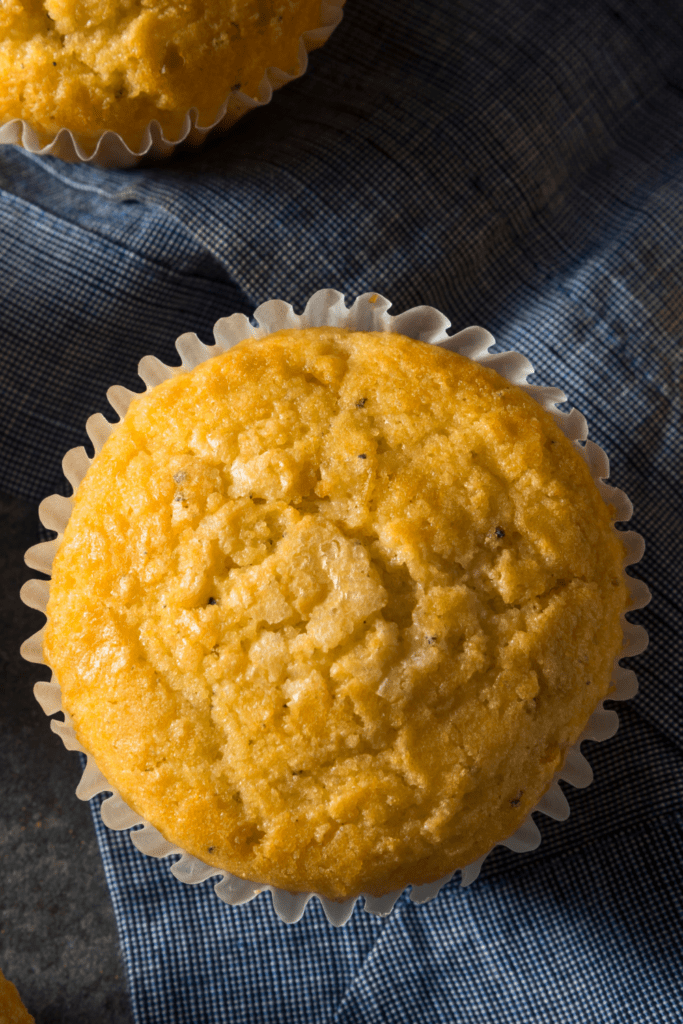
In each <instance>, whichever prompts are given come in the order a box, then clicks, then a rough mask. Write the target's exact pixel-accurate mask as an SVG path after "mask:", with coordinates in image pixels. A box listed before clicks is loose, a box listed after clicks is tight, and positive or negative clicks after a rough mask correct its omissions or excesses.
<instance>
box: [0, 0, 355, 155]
mask: <svg viewBox="0 0 683 1024" xmlns="http://www.w3.org/2000/svg"><path fill="white" fill-rule="evenodd" d="M344 3H345V0H322V2H321V7H320V27H319V28H316V29H310V30H309V31H308V32H304V33H303V34H302V35H301V37H300V39H299V53H298V66H297V69H296V71H295V73H294V74H292V75H290V74H288V73H287V72H286V71H282V70H280V68H275V67H269V68H267V69H266V70H265V71H264V73H263V78H262V79H261V81H260V83H259V87H258V94H257V97H256V98H254V97H252V96H247V95H246V94H245V93H243V92H241V91H240V90H239V89H235V90H233V91H232V92H231V93H230V94H229V96H228V97H227V99H226V100H225V103H224V104H223V106H222V107H221V109H220V111H219V112H218V116H217V118H216V119H215V121H214V122H213V123H212V124H209V125H200V124H199V123H198V112H197V110H196V108H195V107H192V108H191V109H190V110H189V111H188V112H187V114H186V115H185V118H184V120H183V124H182V127H181V129H180V132H179V133H178V137H177V138H170V139H167V138H166V136H165V135H164V133H163V129H162V128H161V125H160V124H159V122H158V121H156V120H153V121H150V122H149V124H148V125H147V127H146V128H145V130H144V132H143V135H142V142H141V144H140V146H139V148H138V149H131V148H130V147H129V146H128V145H127V143H126V142H124V140H123V139H122V137H121V136H120V135H119V134H118V133H117V132H112V131H104V132H102V133H101V135H99V136H98V137H97V138H95V139H87V140H84V139H82V138H80V139H79V137H78V135H77V134H74V133H73V132H71V131H69V129H67V128H61V129H60V130H59V131H58V132H57V133H56V134H55V136H54V138H53V139H52V140H51V141H50V142H48V143H42V142H41V140H40V138H39V136H38V133H37V132H36V131H35V129H34V128H32V127H31V125H30V124H29V123H28V122H27V121H24V120H22V119H21V118H15V119H14V120H13V121H8V122H6V123H5V124H3V125H0V145H17V146H21V147H22V148H23V149H25V150H27V151H28V152H29V153H37V154H38V155H39V156H57V157H59V158H60V159H61V160H65V161H66V162H67V163H86V164H95V165H96V166H98V167H107V168H110V169H113V168H124V167H133V166H134V165H135V164H137V163H138V162H139V161H140V160H142V158H143V157H146V158H148V159H150V160H158V159H161V158H163V157H167V156H170V155H171V153H173V151H174V150H175V149H176V147H177V146H179V145H181V144H182V143H187V145H188V146H199V145H201V144H202V142H204V140H205V139H206V137H207V136H208V135H209V133H210V132H212V131H214V129H215V130H217V131H226V130H227V129H228V128H231V127H232V125H234V124H235V123H236V122H237V121H239V119H240V118H241V117H243V116H244V114H246V113H247V112H248V111H249V110H254V109H255V108H256V107H264V106H265V105H266V104H267V103H270V101H271V99H272V97H273V93H274V91H275V90H276V89H280V88H281V87H282V86H283V85H286V84H287V83H288V82H291V81H293V80H294V79H295V78H301V76H302V75H303V74H305V72H306V69H307V68H308V54H309V53H310V52H311V51H312V50H316V49H317V48H318V47H319V46H322V45H323V43H325V42H326V41H327V40H328V39H329V38H330V36H331V35H332V32H333V31H334V29H335V28H336V27H337V25H339V23H340V22H341V20H342V7H343V6H344Z"/></svg>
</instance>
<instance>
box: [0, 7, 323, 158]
mask: <svg viewBox="0 0 683 1024" xmlns="http://www.w3.org/2000/svg"><path fill="white" fill-rule="evenodd" d="M319 24H320V0H3V3H2V5H0V82H1V83H2V89H0V122H3V121H4V122H6V121H9V120H11V119H12V118H24V119H25V120H27V121H28V122H29V123H30V124H31V125H32V126H33V127H34V128H35V129H36V130H37V132H38V134H39V135H41V134H42V135H49V136H52V135H53V134H54V133H55V132H56V131H57V130H59V129H60V128H68V129H70V130H71V131H73V132H74V133H75V134H77V135H78V136H79V137H81V138H83V139H90V138H96V137H97V136H98V135H99V134H100V133H101V132H102V131H104V130H105V129H111V130H112V131H115V132H118V133H119V134H120V135H122V136H123V138H124V139H125V140H126V141H127V142H128V144H129V145H130V146H132V147H137V146H138V145H139V142H140V139H141V136H142V132H143V130H144V128H145V126H146V125H147V124H148V123H149V122H150V121H151V120H152V119H153V118H154V119H156V120H157V121H159V122H160V123H161V126H162V128H163V129H164V131H165V132H166V135H167V137H169V138H170V137H173V136H175V135H176V134H177V133H178V132H179V130H180V127H181V125H182V122H183V118H184V116H185V114H186V113H187V111H188V110H189V109H190V108H191V107H196V108H197V110H198V112H199V124H200V125H203V126H207V125H210V124H212V123H213V121H214V120H215V119H216V117H217V115H218V112H219V110H220V108H221V106H222V104H223V103H224V101H225V100H226V99H227V97H228V95H229V94H230V91H231V90H232V89H237V88H239V89H241V90H242V91H243V92H244V93H246V94H247V95H249V96H256V94H257V90H258V85H259V83H260V81H261V79H262V77H263V73H264V71H265V70H266V68H267V67H269V66H275V67H278V68H281V69H282V70H284V71H287V72H289V73H294V72H295V70H296V67H297V63H298V49H299V38H300V36H301V33H302V32H304V31H306V30H307V29H313V28H318V26H319Z"/></svg>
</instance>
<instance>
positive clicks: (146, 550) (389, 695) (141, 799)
mask: <svg viewBox="0 0 683 1024" xmlns="http://www.w3.org/2000/svg"><path fill="white" fill-rule="evenodd" d="M621 564H622V549H621V544H620V542H619V540H618V538H617V535H616V534H615V533H614V531H613V530H612V528H611V523H610V513H609V510H608V509H607V507H606V506H605V505H604V503H603V502H602V500H601V498H600V496H599V494H598V491H597V489H596V487H595V485H594V483H593V481H592V479H591V476H590V473H589V471H588V469H587V467H586V465H585V463H584V461H583V459H582V458H581V456H580V454H579V453H578V452H577V451H576V450H575V449H574V447H573V446H572V444H571V443H570V442H569V441H568V440H567V439H566V438H565V437H564V435H563V434H562V432H561V431H560V430H559V428H558V427H557V426H556V424H555V422H554V421H553V419H552V417H550V416H549V415H548V414H547V413H546V412H545V411H544V410H543V409H542V408H541V407H540V406H539V405H537V404H536V403H535V402H534V401H533V400H532V399H531V398H530V397H529V396H527V395H526V394H525V393H524V392H523V391H522V390H521V389H519V388H516V387H514V386H512V385H510V384H509V383H507V382H506V381H505V380H503V378H501V377H500V376H499V375H498V374H496V373H495V372H494V371H493V370H490V369H487V368H484V367H481V366H479V365H477V364H476V363H473V362H471V361H469V360H467V359H465V358H463V357H461V356H458V355H455V354H453V353H451V352H448V351H444V350H442V349H439V348H437V347H433V346H429V345H426V344H423V343H421V342H415V341H411V340H409V339H407V338H403V337H400V336H397V335H390V334H368V333H349V332H345V331H342V330H336V329H332V328H325V329H319V330H307V331H282V332H279V333H277V334H273V335H270V336H268V337H266V338H263V339H261V340H250V341H247V342H242V343H241V344H240V345H238V346H236V347H235V348H233V349H232V350H230V351H229V352H228V353H226V354H224V355H220V356H217V357H216V358H214V359H212V360H211V361H209V362H207V363H204V364H202V365H201V366H199V367H198V368H197V369H195V370H194V371H192V373H189V374H184V373H183V374H179V375H178V376H176V377H174V378H173V379H171V380H169V381H167V382H165V383H163V384H161V385H160V386H158V387H157V388H155V389H154V390H152V391H151V392H148V393H146V394H145V395H143V396H142V397H140V398H139V399H137V400H135V401H134V402H133V404H132V405H131V408H130V409H129V411H128V413H127V415H126V418H125V420H124V421H123V423H122V424H120V425H119V426H117V427H116V428H115V430H114V433H113V435H112V437H111V438H110V439H109V441H108V442H107V443H106V445H105V446H104V448H103V450H102V452H101V453H100V454H99V455H98V457H97V459H96V460H95V462H94V464H93V465H92V467H91V469H90V470H89V472H88V474H87V476H86V478H85V480H84V482H83V484H82V485H81V487H80V488H79V491H78V495H77V498H76V503H75V508H74V511H73V514H72V516H71V519H70V522H69V525H68V528H67V531H66V534H65V537H64V540H63V543H62V545H61V548H60V551H59V553H58V556H57V559H56V561H55V565H54V577H53V582H52V585H51V596H50V604H49V608H48V616H49V623H48V629H47V635H46V640H45V650H46V654H47V658H48V661H49V663H50V665H51V666H52V667H53V668H54V669H55V671H56V673H57V676H58V678H59V681H60V683H61V686H62V691H63V695H64V702H65V706H66V707H67V708H68V710H69V712H70V714H71V715H72V717H73V719H74V723H75V728H76V732H77V735H78V736H79V739H80V740H81V742H82V743H83V745H84V746H85V748H86V749H87V750H88V751H89V752H91V753H92V754H93V755H94V757H95V759H96V761H97V763H98V765H99V767H100V769H101V770H102V771H103V773H104V775H105V776H106V777H107V779H108V780H109V781H110V782H111V783H113V784H114V785H115V786H116V787H117V788H118V789H119V791H120V792H121V794H122V796H123V797H124V799H125V800H126V801H127V802H128V803H130V804H131V805H132V806H133V807H134V808H135V809H136V810H137V811H138V812H139V813H140V814H141V815H143V816H144V817H145V818H147V819H148V820H150V821H151V822H152V823H153V824H154V825H156V826H157V827H158V828H159V829H160V830H161V832H162V833H163V834H164V835H166V836H167V837H168V838H170V839H172V840H173V841H174V842H176V843H177V844H178V845H179V846H181V847H183V848H184V849H186V850H187V851H189V852H190V853H192V854H194V855H196V856H197V857H199V858H201V859H202V860H204V861H206V862H208V863H210V864H213V865H216V866H219V867H223V868H226V869H227V870H229V871H231V872H233V873H235V874H237V875H240V876H242V877H246V878H249V879H252V880H254V881H256V882H262V883H271V884H274V885H277V886H280V887H282V888H284V889H288V890H291V891H307V890H311V891H316V892H318V893H321V894H323V895H327V896H329V897H331V898H334V899H342V898H345V897H347V896H349V895H353V894H355V893H358V892H360V891H364V892H370V893H374V894H379V893H382V892H388V891H393V890H396V889H399V888H401V887H402V886H404V885H406V884H408V883H411V882H412V883H422V882H427V881H431V880H435V879H437V878H439V877H442V876H443V875H445V874H446V873H447V872H449V871H452V870H453V869H455V868H456V867H463V866H464V865H466V864H468V863H470V862H471V861H473V860H475V859H476V858H477V857H479V856H480V855H481V854H483V853H484V852H486V851H487V850H488V849H489V848H490V847H491V846H492V845H493V844H494V843H495V842H497V841H500V840H501V839H503V838H505V837H506V836H508V835H509V834H511V833H512V832H513V831H514V830H515V829H516V828H517V827H518V826H519V825H520V823H521V822H522V821H523V819H524V818H525V816H526V815H527V814H528V812H529V810H530V808H531V807H533V806H534V804H535V803H536V802H537V801H538V800H539V798H540V797H541V795H542V794H543V792H544V791H545V790H546V788H547V787H548V785H549V783H550V781H551V779H552V777H553V773H554V772H555V771H556V770H557V769H559V767H560V765H561V764H562V761H563V757H564V754H565V752H566V750H567V747H568V746H569V745H571V744H572V743H573V742H574V741H575V740H576V739H577V737H578V735H579V734H580V733H581V731H582V729H583V727H584V725H585V723H586V721H587V719H588V717H589V715H590V714H591V712H592V710H593V709H594V707H595V705H596V704H597V703H598V701H599V700H600V699H601V698H603V697H604V696H605V694H606V693H607V692H608V689H609V683H610V675H611V671H612V665H613V662H614V659H615V657H616V656H617V654H618V652H619V650H620V644H621V628H620V621H619V619H620V613H621V612H622V611H623V609H624V606H625V585H624V580H623V573H622V569H621Z"/></svg>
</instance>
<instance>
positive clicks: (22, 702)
mask: <svg viewBox="0 0 683 1024" xmlns="http://www.w3.org/2000/svg"><path fill="white" fill-rule="evenodd" d="M37 529H38V520H37V514H36V510H35V509H34V508H33V507H32V506H30V505H27V504H26V503H24V502H21V501H16V500H14V499H11V498H7V497H3V496H1V495H0V580H1V581H2V587H1V590H0V782H1V783H2V790H1V792H2V804H1V810H0V969H2V971H3V972H4V973H5V974H6V976H7V977H8V978H10V979H11V980H12V981H13V982H14V984H15V985H16V986H17V988H18V989H19V992H20V994H21V996H22V998H23V1000H24V1002H25V1004H26V1006H27V1007H28V1009H29V1010H30V1012H31V1013H32V1014H33V1015H34V1016H35V1019H36V1021H37V1022H38V1024H67V1022H68V1024H93V1022H98V1024H99V1022H104V1021H106V1022H108V1024H129V1022H130V1021H131V1020H132V1017H131V1012H130V1004H129V998H128V991H127V987H126V979H125V973H124V969H123V964H122V961H121V954H120V950H119V943H118V936H117V933H116V925H115V922H114V912H113V909H112V905H111V901H110V899H109V893H108V891H107V886H106V883H105V879H104V871H103V868H102V862H101V860H100V855H99V851H98V848H97V842H96V840H95V833H94V829H93V825H92V821H91V817H90V810H89V808H88V806H87V804H84V803H81V801H80V800H78V799H77V798H76V796H75V795H74V790H75V788H76V785H77V784H78V779H79V777H80V765H79V760H78V755H77V754H75V753H71V752H68V751H66V750H65V748H64V746H63V745H62V742H61V740H60V739H59V738H58V737H57V736H55V735H54V733H52V732H51V731H50V726H49V721H48V719H47V718H46V717H45V715H44V714H43V712H42V711H41V709H40V707H39V705H38V704H37V703H36V701H35V699H34V697H33V692H32V691H33V684H34V682H36V681H37V680H39V679H43V678H44V679H46V678H49V673H48V670H47V669H45V668H42V667H41V666H39V665H29V664H27V663H26V662H25V661H23V660H22V658H21V657H20V655H19V647H20V645H21V643H22V641H23V640H24V639H26V637H28V636H29V635H30V634H31V633H33V632H35V631H36V630H37V629H39V628H40V627H41V626H42V624H43V623H44V621H45V620H44V617H43V616H42V615H40V614H39V613H38V612H33V611H31V610H30V609H28V608H26V607H25V606H24V605H23V604H22V603H21V601H20V600H19V590H20V587H21V585H22V583H23V582H24V580H26V579H29V578H31V577H35V576H36V575H37V574H36V573H35V572H33V571H32V570H30V569H27V568H26V566H25V565H24V561H23V552H24V550H25V549H26V548H27V547H29V546H30V545H31V544H34V543H36V541H37V539H38V535H37Z"/></svg>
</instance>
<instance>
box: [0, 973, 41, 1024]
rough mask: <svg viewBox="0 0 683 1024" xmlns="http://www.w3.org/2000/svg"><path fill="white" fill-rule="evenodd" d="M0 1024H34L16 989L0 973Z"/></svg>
mask: <svg viewBox="0 0 683 1024" xmlns="http://www.w3.org/2000/svg"><path fill="white" fill-rule="evenodd" d="M0 1024H35V1020H34V1018H33V1017H32V1016H31V1014H30V1013H29V1012H28V1010H27V1009H26V1007H25V1006H24V1004H23V1003H22V1001H21V997H20V995H19V993H18V992H17V990H16V987H15V986H14V985H13V984H12V982H11V981H9V979H8V978H6V977H5V975H4V974H3V973H2V971H0Z"/></svg>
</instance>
